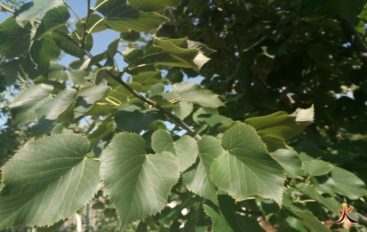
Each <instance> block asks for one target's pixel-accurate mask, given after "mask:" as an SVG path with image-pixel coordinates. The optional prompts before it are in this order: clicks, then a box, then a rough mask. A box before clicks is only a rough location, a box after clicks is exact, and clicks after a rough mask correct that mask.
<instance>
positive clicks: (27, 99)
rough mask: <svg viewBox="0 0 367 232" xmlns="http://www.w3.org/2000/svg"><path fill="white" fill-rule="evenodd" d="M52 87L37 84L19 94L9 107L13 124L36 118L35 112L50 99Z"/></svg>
mask: <svg viewBox="0 0 367 232" xmlns="http://www.w3.org/2000/svg"><path fill="white" fill-rule="evenodd" d="M52 90H53V86H52V85H46V84H39V85H34V86H31V87H29V88H27V89H25V90H24V91H23V92H21V93H20V94H19V95H18V96H17V97H16V98H15V99H14V101H12V102H11V104H10V105H9V107H10V109H11V112H12V115H13V118H14V123H16V124H19V123H26V122H29V121H32V120H34V119H35V118H36V110H37V109H38V107H39V106H41V105H42V104H44V103H45V102H47V101H48V100H49V99H50V94H51V92H52Z"/></svg>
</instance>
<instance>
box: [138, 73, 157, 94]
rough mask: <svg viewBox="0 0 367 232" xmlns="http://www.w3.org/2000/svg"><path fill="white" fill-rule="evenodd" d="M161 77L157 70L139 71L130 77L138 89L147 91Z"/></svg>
mask: <svg viewBox="0 0 367 232" xmlns="http://www.w3.org/2000/svg"><path fill="white" fill-rule="evenodd" d="M161 78H162V77H161V73H160V72H159V71H147V72H140V73H138V74H137V75H134V76H133V77H132V79H133V83H134V84H138V86H139V89H140V90H143V91H147V90H149V89H150V88H151V87H152V86H153V85H155V84H157V83H159V82H160V81H161Z"/></svg>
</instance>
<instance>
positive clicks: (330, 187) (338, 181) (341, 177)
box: [318, 167, 367, 199]
mask: <svg viewBox="0 0 367 232" xmlns="http://www.w3.org/2000/svg"><path fill="white" fill-rule="evenodd" d="M318 187H319V188H320V189H322V190H323V191H326V192H328V193H330V194H332V195H334V194H335V193H337V194H340V195H343V196H346V197H348V198H349V199H358V198H360V197H363V196H367V188H366V184H365V183H364V182H363V181H362V180H361V179H360V178H359V177H357V176H356V175H355V174H353V173H351V172H349V171H347V170H345V169H342V168H339V167H333V169H332V170H331V176H330V178H328V179H327V180H326V182H325V183H322V184H320V185H319V186H318Z"/></svg>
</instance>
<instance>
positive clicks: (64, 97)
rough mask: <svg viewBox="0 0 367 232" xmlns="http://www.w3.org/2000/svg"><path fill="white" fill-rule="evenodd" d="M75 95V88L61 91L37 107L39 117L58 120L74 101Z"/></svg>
mask: <svg viewBox="0 0 367 232" xmlns="http://www.w3.org/2000/svg"><path fill="white" fill-rule="evenodd" d="M75 96H76V91H75V90H74V89H65V90H62V91H60V92H59V93H58V94H57V95H56V96H55V98H53V99H52V100H50V101H49V102H47V103H46V104H43V105H40V106H39V107H38V108H37V116H38V119H42V118H44V119H47V120H56V119H57V118H58V117H59V116H60V115H61V114H62V113H64V112H65V111H66V110H67V109H68V108H69V107H70V106H71V105H72V104H73V103H74V101H75Z"/></svg>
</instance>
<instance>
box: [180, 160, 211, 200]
mask: <svg viewBox="0 0 367 232" xmlns="http://www.w3.org/2000/svg"><path fill="white" fill-rule="evenodd" d="M182 181H183V183H184V184H185V185H186V187H187V189H188V190H189V191H191V192H193V193H195V194H197V195H199V196H201V197H204V198H206V199H209V200H211V201H212V202H214V203H218V200H217V196H216V193H217V191H216V189H215V186H214V184H213V183H212V182H211V180H210V179H209V174H208V173H207V172H206V170H205V167H204V164H203V162H202V161H199V164H198V165H197V166H196V167H195V168H193V169H191V170H188V171H187V172H186V173H184V174H183V176H182Z"/></svg>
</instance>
